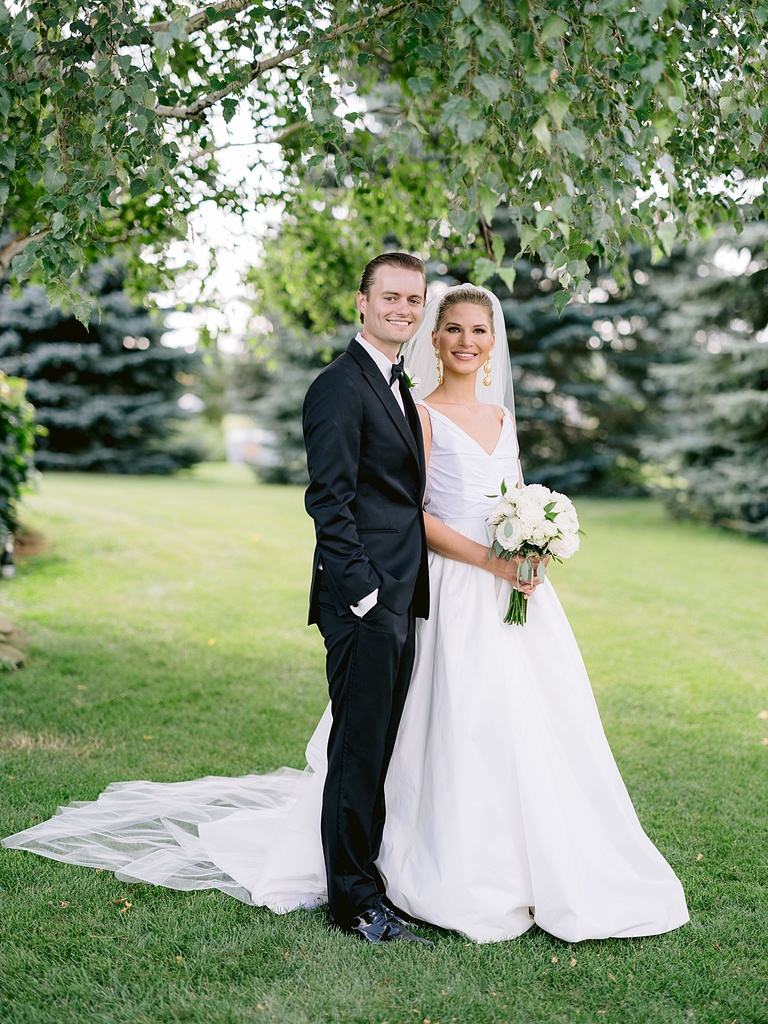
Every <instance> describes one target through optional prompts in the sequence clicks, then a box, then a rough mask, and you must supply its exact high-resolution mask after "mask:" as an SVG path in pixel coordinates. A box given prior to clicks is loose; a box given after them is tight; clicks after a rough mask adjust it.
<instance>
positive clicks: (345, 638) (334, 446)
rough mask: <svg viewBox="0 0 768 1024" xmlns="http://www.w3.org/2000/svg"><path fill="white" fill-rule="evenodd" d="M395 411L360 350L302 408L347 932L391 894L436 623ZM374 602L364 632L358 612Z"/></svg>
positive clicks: (329, 795) (413, 442)
mask: <svg viewBox="0 0 768 1024" xmlns="http://www.w3.org/2000/svg"><path fill="white" fill-rule="evenodd" d="M401 395H402V398H403V404H404V406H405V415H403V412H402V410H401V409H400V406H399V405H398V403H397V400H396V399H395V396H394V395H393V394H392V391H391V389H390V387H389V385H388V383H387V381H386V380H385V379H384V375H383V374H382V372H381V370H380V369H379V368H378V366H377V365H376V363H375V362H374V360H373V359H372V358H371V357H370V355H369V354H368V353H367V352H366V351H365V349H364V348H363V347H362V346H361V345H360V344H359V343H358V342H357V341H355V340H353V341H352V342H351V343H350V345H349V347H348V348H347V351H346V352H345V353H344V354H343V355H341V356H339V357H338V359H336V360H335V361H334V362H333V363H331V365H330V366H328V367H327V368H326V369H325V370H323V372H322V373H321V374H320V375H319V376H318V377H317V378H316V379H315V381H314V382H313V383H312V385H311V387H310V389H309V391H308V392H307V397H306V400H305V403H304V438H305V443H306V448H307V465H308V469H309V477H310V484H309V487H308V489H307V494H306V507H307V511H308V512H309V514H310V516H312V518H313V519H314V522H315V532H316V537H317V547H316V550H315V558H314V566H313V573H312V587H311V595H310V608H309V621H310V623H313V622H316V623H317V624H318V627H319V629H320V632H321V633H322V635H323V638H324V640H325V646H326V651H327V659H326V669H327V675H328V685H329V691H330V696H331V704H332V708H333V726H332V729H331V735H330V739H329V747H328V778H327V781H326V785H325V792H324V798H323V820H322V832H323V846H324V850H325V858H326V869H327V874H328V895H329V903H330V908H331V913H332V915H333V917H334V918H335V920H336V921H337V922H339V923H340V924H342V925H347V924H349V922H350V921H351V920H352V918H353V917H354V916H355V915H356V914H358V913H360V911H361V910H363V909H364V908H366V907H368V906H370V905H371V903H372V901H373V899H374V898H375V897H376V895H377V894H379V893H381V892H382V891H383V884H382V880H381V878H380V876H379V874H378V871H377V870H376V867H375V864H374V862H375V860H376V858H377V856H378V852H379V846H380V844H381V835H382V829H383V826H384V778H385V775H386V770H387V766H388V765H389V759H390V756H391V753H392V748H393V745H394V741H395V736H396V734H397V728H398V725H399V723H400V716H401V713H402V708H403V704H404V701H405V695H406V692H407V688H408V683H409V681H410V674H411V669H412V667H413V638H414V616H415V615H417V616H420V617H426V615H427V614H428V611H429V583H428V577H427V547H426V538H425V534H424V519H423V513H422V508H421V504H422V498H423V493H424V486H425V465H424V452H423V445H422V437H421V427H420V423H419V417H418V415H417V413H416V409H415V406H414V404H413V400H412V398H411V396H410V394H409V392H408V389H407V387H406V386H405V385H401ZM376 589H378V602H377V604H376V605H375V606H374V608H373V609H372V610H371V611H369V612H368V613H367V614H366V615H365V616H364V617H363V618H359V617H358V616H356V615H355V614H354V613H353V612H352V611H351V610H350V606H351V605H356V604H357V603H358V602H359V601H361V600H362V599H363V598H365V597H366V596H367V595H369V594H371V593H372V592H373V591H374V590H376Z"/></svg>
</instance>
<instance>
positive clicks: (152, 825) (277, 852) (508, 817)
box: [4, 410, 688, 942]
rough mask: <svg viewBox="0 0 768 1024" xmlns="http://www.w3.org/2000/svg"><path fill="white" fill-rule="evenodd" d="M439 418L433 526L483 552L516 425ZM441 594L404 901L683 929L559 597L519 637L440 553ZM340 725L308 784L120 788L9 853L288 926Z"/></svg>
mask: <svg viewBox="0 0 768 1024" xmlns="http://www.w3.org/2000/svg"><path fill="white" fill-rule="evenodd" d="M430 419H431V423H432V432H433V437H432V449H431V455H430V464H429V483H428V490H427V505H426V508H427V511H429V512H430V513H431V514H432V515H434V516H437V517H438V518H439V519H442V520H444V521H445V522H447V523H448V524H449V525H450V526H452V527H453V528H454V529H456V530H458V531H460V532H461V533H464V534H466V535H467V536H470V537H472V538H473V539H475V540H478V541H480V542H481V543H484V544H487V543H489V529H488V527H487V526H486V523H485V519H486V516H487V515H488V513H489V511H490V508H491V506H492V505H493V504H494V499H493V498H489V497H488V495H493V494H497V493H498V491H499V486H500V484H501V480H502V478H504V477H506V479H507V480H508V481H509V482H510V483H512V482H513V481H515V480H516V479H517V462H516V456H517V445H516V440H515V432H514V426H513V421H512V418H511V416H510V415H509V414H507V415H506V416H505V418H504V422H503V425H502V428H501V433H500V436H499V439H498V442H497V445H496V448H495V449H494V451H493V452H492V453H491V454H488V453H487V452H485V451H484V450H483V449H482V448H481V447H480V446H479V445H478V444H477V443H476V442H475V441H474V440H473V439H472V438H471V437H469V436H468V435H467V434H465V433H464V432H463V431H462V430H461V429H460V428H459V427H457V426H456V425H455V424H454V423H453V422H452V421H451V420H450V419H449V418H448V417H446V416H444V415H442V414H441V413H440V412H437V411H435V410H430ZM430 586H431V593H432V611H431V614H430V618H429V620H427V621H426V622H424V621H420V622H419V625H418V634H417V655H416V664H415V667H414V674H413V678H412V681H411V686H410V690H409V694H408V700H407V703H406V707H405V712H404V715H403V720H402V724H401V727H400V731H399V734H398V739H397V743H396V746H395V751H394V754H393V757H392V763H391V766H390V769H389V774H388V776H387V787H386V793H387V821H386V826H385V831H384V841H383V845H382V850H381V856H380V859H379V868H380V870H381V872H382V875H383V877H384V878H385V879H386V882H387V891H388V894H389V897H390V898H391V900H392V901H393V902H394V903H395V904H396V905H397V906H399V907H401V908H402V909H404V910H406V911H408V912H410V913H411V914H412V915H413V916H414V917H417V918H421V919H422V920H425V921H429V922H431V923H433V924H436V925H439V926H441V927H444V928H449V929H454V930H457V931H460V932H463V933H464V934H466V935H468V936H469V937H470V938H473V939H476V940H478V941H480V942H489V941H496V940H501V939H509V938H513V937H515V936H517V935H520V934H521V933H522V932H524V931H526V930H527V929H528V928H530V927H531V926H532V925H533V924H534V923H536V924H537V925H539V926H540V927H541V928H543V929H545V930H546V931H548V932H550V933H551V934H553V935H556V936H558V937H559V938H561V939H564V940H567V941H571V942H577V941H580V940H582V939H596V938H604V937H607V936H621V937H628V936H640V935H652V934H657V933H660V932H665V931H669V930H671V929H673V928H677V927H679V926H680V925H682V924H684V923H685V922H686V921H687V920H688V912H687V909H686V904H685V897H684V895H683V891H682V887H681V885H680V882H679V881H678V879H677V878H676V877H675V875H674V873H673V871H672V869H671V868H670V867H669V865H668V864H667V862H666V861H665V860H664V858H663V857H662V856H661V854H660V853H659V852H658V850H656V848H655V847H654V845H653V844H652V843H651V841H650V840H649V839H648V837H647V836H646V835H645V833H644V832H643V830H642V828H641V826H640V824H639V822H638V820H637V817H636V815H635V812H634V809H633V807H632V804H631V802H630V799H629V796H628V795H627V792H626V789H625V787H624V784H623V782H622V780H621V777H620V775H619V772H618V769H617V768H616V764H615V762H614V760H613V756H612V754H611V751H610V749H609V747H608V743H607V741H606V739H605V735H604V733H603V729H602V725H601V723H600V718H599V715H598V712H597V708H596V706H595V702H594V698H593V696H592V691H591V688H590V685H589V680H588V678H587V674H586V671H585V669H584V665H583V662H582V660H581V656H580V654H579V649H578V647H577V645H576V641H575V640H574V637H573V634H572V632H571V629H570V627H569V625H568V621H567V619H566V617H565V615H564V613H563V611H562V608H561V607H560V603H559V602H558V600H557V597H556V595H555V592H554V590H553V588H552V586H551V584H550V583H548V582H546V583H544V584H542V586H540V587H539V588H538V590H537V591H536V593H535V595H534V596H533V597H532V598H531V600H530V604H529V609H528V622H527V623H526V625H525V626H522V627H521V626H510V625H505V624H504V622H503V617H504V614H505V612H506V607H507V604H508V600H509V585H508V584H506V583H503V582H502V581H500V580H497V579H496V578H495V577H493V576H492V575H491V574H490V573H487V572H485V571H483V570H482V569H477V568H474V567H472V566H469V565H465V564H463V563H461V562H457V561H453V560H451V559H445V558H442V557H441V556H440V555H437V554H434V553H433V554H431V555H430ZM329 720H330V719H329V712H328V711H327V710H326V712H325V714H324V716H323V718H322V719H321V721H320V724H319V725H318V727H317V729H316V731H315V733H314V735H313V736H312V739H311V740H310V743H309V746H308V747H307V761H308V765H309V767H308V768H307V769H306V770H305V771H304V772H300V771H297V770H295V769H290V768H284V769H281V770H280V771H278V772H274V773H271V774H269V775H250V776H245V777H243V778H239V779H229V778H217V777H209V778H205V779H198V780H195V781H193V782H179V783H149V782H122V783H115V784H113V785H111V786H109V787H108V788H107V790H105V792H104V793H102V794H101V796H100V797H99V798H98V799H97V800H96V801H94V802H92V803H86V804H76V805H70V806H69V807H66V808H62V809H60V811H59V813H58V814H57V815H56V816H55V817H54V818H52V819H50V820H49V821H46V822H42V823H41V824H39V825H35V826H34V827H33V828H30V829H27V830H26V831H25V832H21V833H19V834H18V835H15V836H11V837H10V838H9V839H6V840H4V845H5V846H7V847H14V848H20V849H26V850H31V851H33V852H35V853H39V854H43V855H44V856H48V857H53V858H55V859H57V860H62V861H67V862H71V863H76V864H87V865H91V866H94V867H103V868H110V869H112V870H114V871H116V873H117V874H118V876H119V877H121V878H125V879H131V880H133V879H136V880H140V881H145V882H151V883H154V884H156V885H165V886H172V887H174V888H180V889H199V888H212V887H215V888H218V889H221V890H223V891H224V892H227V893H229V894H230V895H232V896H234V897H236V898H237V899H240V900H243V901H244V902H246V903H252V904H257V905H264V906H267V907H270V908H271V909H272V910H275V911H277V912H286V911H289V910H293V909H296V908H298V907H314V906H318V905H319V904H321V903H323V902H324V901H325V870H324V865H323V857H322V850H321V845H320V805H321V799H322V788H323V780H324V776H325V745H326V739H327V735H328V726H329Z"/></svg>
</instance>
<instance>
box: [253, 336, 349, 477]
mask: <svg viewBox="0 0 768 1024" xmlns="http://www.w3.org/2000/svg"><path fill="white" fill-rule="evenodd" d="M356 333H357V328H356V327H340V328H339V330H338V332H337V333H335V334H334V333H332V332H328V333H327V334H326V335H323V336H320V337H313V335H311V334H310V333H309V332H307V331H304V330H302V329H301V328H293V329H291V328H287V329H286V328H282V329H279V330H278V331H277V334H276V336H277V342H276V345H275V349H274V357H273V363H274V369H273V372H272V376H271V380H270V382H269V384H268V385H267V392H266V395H265V396H264V397H263V398H261V399H260V400H259V401H257V402H255V403H254V404H253V406H252V408H251V411H252V415H253V417H254V419H255V420H256V422H257V423H258V424H259V425H260V426H262V427H264V428H265V429H266V430H268V431H269V433H270V434H271V436H272V441H271V443H270V444H269V445H268V446H267V456H266V458H265V459H264V460H263V461H262V463H260V464H259V465H258V466H256V467H255V469H256V473H257V475H258V477H259V479H261V480H263V481H264V482H265V483H271V484H301V485H304V484H306V482H307V457H306V453H305V451H304V436H303V432H302V425H301V409H302V405H303V403H304V396H305V394H306V393H307V389H308V388H309V385H310V384H311V383H312V381H313V380H314V379H315V377H316V376H317V374H318V373H319V372H320V371H321V370H322V369H323V367H324V366H327V365H328V363H330V362H331V360H332V359H334V358H335V357H336V356H337V355H339V354H340V353H341V352H343V351H344V349H345V348H346V347H347V345H348V344H349V339H350V338H352V337H354V335H355V334H356Z"/></svg>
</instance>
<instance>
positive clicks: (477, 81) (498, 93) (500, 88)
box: [472, 75, 511, 103]
mask: <svg viewBox="0 0 768 1024" xmlns="http://www.w3.org/2000/svg"><path fill="white" fill-rule="evenodd" d="M472 85H473V86H474V87H475V89H477V91H478V92H479V93H480V94H481V95H483V96H485V98H486V99H487V100H490V102H491V103H495V102H496V101H497V100H499V99H501V97H502V96H506V95H507V94H508V93H509V91H510V88H511V86H510V83H509V82H506V81H504V79H503V78H498V77H497V76H496V75H475V77H474V78H473V79H472Z"/></svg>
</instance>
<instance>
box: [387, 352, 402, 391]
mask: <svg viewBox="0 0 768 1024" xmlns="http://www.w3.org/2000/svg"><path fill="white" fill-rule="evenodd" d="M402 376H403V357H402V356H401V357H400V358H399V359H398V361H397V362H396V363H392V372H391V373H390V375H389V385H390V387H391V386H392V385H393V384H394V383H395V381H396V380H400V379H401V378H402Z"/></svg>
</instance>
